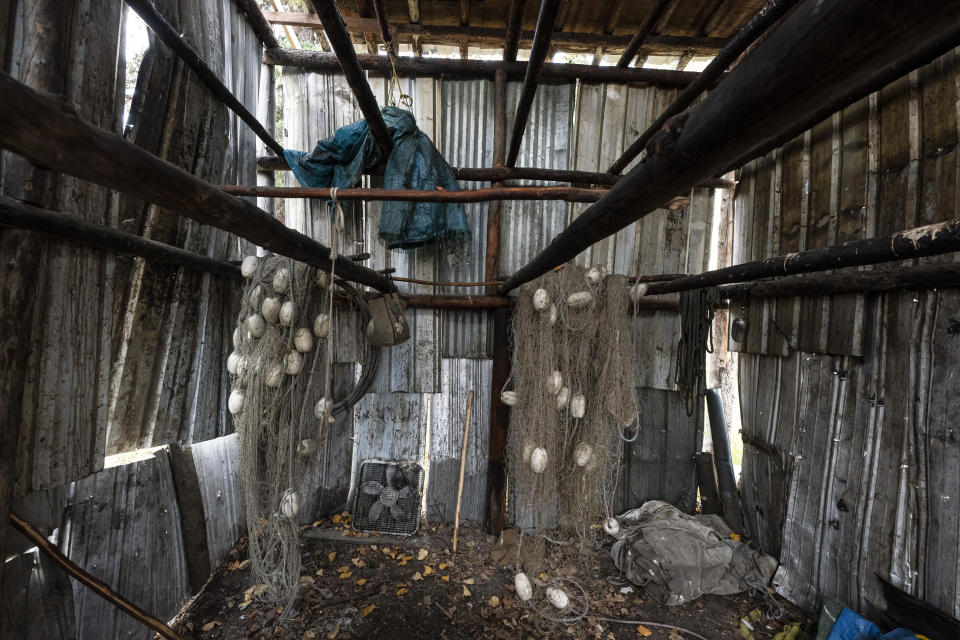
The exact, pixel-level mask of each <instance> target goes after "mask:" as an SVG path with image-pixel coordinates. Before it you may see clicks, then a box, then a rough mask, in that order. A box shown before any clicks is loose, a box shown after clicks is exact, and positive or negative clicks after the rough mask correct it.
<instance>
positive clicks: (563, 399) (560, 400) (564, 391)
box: [557, 387, 570, 410]
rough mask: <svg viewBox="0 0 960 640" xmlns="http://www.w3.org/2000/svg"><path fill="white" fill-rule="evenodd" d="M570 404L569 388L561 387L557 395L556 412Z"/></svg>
mask: <svg viewBox="0 0 960 640" xmlns="http://www.w3.org/2000/svg"><path fill="white" fill-rule="evenodd" d="M568 402H570V387H563V388H561V389H560V393H558V394H557V410H561V409H563V408H564V407H566V406H567V403H568Z"/></svg>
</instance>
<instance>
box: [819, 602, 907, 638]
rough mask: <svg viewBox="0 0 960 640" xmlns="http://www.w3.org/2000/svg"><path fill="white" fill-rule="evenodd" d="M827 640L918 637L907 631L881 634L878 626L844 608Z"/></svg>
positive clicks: (896, 630) (898, 630)
mask: <svg viewBox="0 0 960 640" xmlns="http://www.w3.org/2000/svg"><path fill="white" fill-rule="evenodd" d="M827 640H917V636H916V635H914V634H913V633H912V632H910V631H907V630H906V629H894V630H893V631H889V632H887V633H880V629H879V628H878V627H877V625H875V624H873V623H872V622H870V621H869V620H867V619H866V618H864V617H862V616H859V615H857V614H856V613H854V612H853V611H851V610H850V609H847V608H846V607H844V609H843V611H841V612H840V617H839V618H837V621H836V622H835V623H833V627H831V629H830V635H828V636H827Z"/></svg>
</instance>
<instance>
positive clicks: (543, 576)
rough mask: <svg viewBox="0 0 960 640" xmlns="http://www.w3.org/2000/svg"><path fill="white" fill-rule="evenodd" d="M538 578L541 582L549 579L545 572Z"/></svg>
mask: <svg viewBox="0 0 960 640" xmlns="http://www.w3.org/2000/svg"><path fill="white" fill-rule="evenodd" d="M537 577H538V578H540V579H541V580H546V579H547V574H545V573H543V572H540V574H539V575H538V576H537Z"/></svg>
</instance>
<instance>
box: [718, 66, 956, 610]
mask: <svg viewBox="0 0 960 640" xmlns="http://www.w3.org/2000/svg"><path fill="white" fill-rule="evenodd" d="M958 80H960V74H958V73H957V52H953V53H950V54H948V55H946V56H944V57H942V58H940V59H939V60H937V61H935V62H934V63H932V64H930V65H928V66H926V67H924V68H923V69H920V70H918V71H916V72H914V73H912V74H910V75H909V76H908V77H905V78H903V79H901V80H899V81H897V82H895V83H893V84H891V85H890V86H888V87H886V88H884V89H883V90H882V91H880V92H879V93H877V94H874V95H872V96H870V97H869V98H868V99H865V100H862V101H861V102H859V103H857V104H855V105H853V106H851V107H849V108H847V109H845V110H844V111H843V112H842V113H840V114H837V115H835V116H833V117H832V118H830V119H828V120H826V121H825V122H823V123H821V124H819V125H818V126H817V127H815V128H814V129H813V130H811V131H808V132H807V133H806V134H804V135H803V136H800V137H798V138H797V139H796V140H793V141H792V142H790V143H788V144H787V145H785V146H784V147H783V148H781V149H778V150H777V151H775V152H772V153H771V154H769V155H768V156H767V157H765V158H761V159H759V160H756V161H754V162H752V163H751V164H750V165H748V166H747V167H746V168H745V169H744V171H743V175H742V178H741V182H740V184H739V185H738V188H737V194H736V198H735V222H734V224H735V230H734V235H735V240H734V255H735V258H734V262H742V261H744V260H751V259H758V258H761V257H766V256H770V255H776V254H781V253H785V252H790V251H796V250H800V249H804V248H815V247H823V246H827V245H831V244H835V243H837V242H844V241H846V240H851V239H854V238H861V237H869V236H873V235H877V234H884V233H890V232H892V231H896V230H900V229H905V228H909V227H913V226H917V225H921V224H928V223H931V222H936V221H941V220H948V219H952V218H955V217H956V216H957V214H958V203H960V199H958V193H957V176H958V166H960V165H958V157H960V156H958V153H957V142H958V140H960V134H958V122H960V118H958V107H960V101H958V95H960V94H958V88H957V87H958ZM956 259H957V255H956V254H948V255H945V256H940V257H936V258H930V259H925V260H924V261H925V262H931V261H955V260H956ZM911 264H914V261H904V262H901V263H888V264H886V265H878V266H877V267H875V268H876V269H883V270H896V269H897V268H899V267H901V266H905V265H911ZM731 315H732V316H733V317H734V318H735V317H736V316H737V315H738V313H736V312H734V313H732V314H731ZM746 317H747V319H748V321H749V331H748V335H747V339H746V341H745V344H742V345H737V344H735V343H731V345H730V346H731V348H735V349H739V350H740V351H741V357H740V372H741V373H740V384H741V397H740V400H741V405H742V409H743V431H744V439H745V443H746V445H747V446H746V447H745V449H744V463H743V495H744V500H745V503H746V511H747V518H748V520H749V522H750V529H751V531H752V532H754V534H755V535H756V536H757V538H758V540H759V542H760V544H761V546H762V547H763V548H764V549H765V550H767V551H768V552H771V553H774V554H777V553H779V554H780V558H781V562H782V565H783V566H782V568H781V571H780V573H779V575H778V578H777V580H778V582H779V584H780V591H781V593H783V594H785V595H786V596H787V597H789V598H791V599H792V600H794V601H796V602H798V603H800V604H803V605H806V606H810V605H812V604H813V603H814V602H815V600H816V598H817V597H818V594H819V593H823V594H825V595H830V596H834V597H838V598H840V599H842V600H843V601H845V602H847V603H849V604H851V605H852V606H854V607H857V608H859V609H860V610H863V611H865V612H867V613H871V614H876V613H878V612H879V611H882V609H883V607H884V603H883V599H882V595H881V591H880V586H879V582H878V581H877V578H876V576H880V577H883V578H885V579H887V580H889V581H890V582H892V583H893V584H895V585H897V586H899V587H901V588H903V589H904V590H906V591H907V592H909V593H911V594H914V595H916V596H917V597H920V598H922V599H924V600H926V601H927V602H929V603H930V604H932V605H933V606H935V607H937V608H939V609H941V610H942V611H944V612H946V613H948V614H950V615H953V616H960V588H958V586H957V585H958V575H960V557H958V546H960V544H958V539H960V524H958V523H960V483H958V480H957V478H958V477H960V468H958V467H960V445H958V439H957V436H956V433H955V422H956V420H955V418H954V415H955V413H956V412H955V411H954V410H953V407H952V406H951V405H952V398H953V396H955V392H956V390H957V388H958V380H957V375H958V371H960V368H958V365H960V338H958V337H957V335H956V331H951V327H952V326H955V323H956V322H957V321H958V319H960V293H958V292H957V291H955V290H943V291H935V290H922V291H915V292H903V293H890V294H882V295H880V294H874V295H834V296H819V297H803V298H783V299H771V300H764V301H761V300H757V301H754V302H752V303H751V304H750V305H749V306H748V308H747V310H746Z"/></svg>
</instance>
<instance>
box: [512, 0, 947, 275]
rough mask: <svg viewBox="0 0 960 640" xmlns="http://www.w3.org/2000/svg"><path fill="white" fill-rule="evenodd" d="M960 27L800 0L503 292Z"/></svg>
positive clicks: (896, 6) (883, 4)
mask: <svg viewBox="0 0 960 640" xmlns="http://www.w3.org/2000/svg"><path fill="white" fill-rule="evenodd" d="M865 16H868V17H869V18H868V19H865ZM958 29H960V12H957V11H955V10H954V7H952V6H949V7H948V6H947V5H944V4H942V3H936V2H924V3H920V4H910V5H907V4H904V3H902V2H899V1H898V0H847V1H845V2H833V3H826V4H823V3H815V2H805V3H801V4H799V5H798V6H797V7H796V8H795V9H794V11H793V12H791V13H790V15H788V16H787V17H786V18H784V19H783V21H781V23H780V24H779V25H778V26H777V28H775V29H773V30H772V31H771V32H770V35H769V36H768V37H767V38H766V39H765V40H764V41H763V42H761V43H760V44H758V45H757V46H756V47H754V49H753V52H752V53H751V54H750V55H749V56H747V57H746V58H745V59H744V60H743V61H742V62H741V63H740V64H738V65H737V67H736V68H735V69H734V70H733V71H732V72H731V73H730V74H729V75H728V76H727V77H726V78H725V79H724V80H723V81H722V82H720V83H719V84H718V85H717V87H716V88H715V89H713V90H712V91H711V92H710V93H709V94H708V95H707V97H706V98H704V99H703V101H701V102H699V103H698V104H696V105H695V106H693V107H691V108H690V109H688V110H687V111H686V112H685V113H684V114H681V115H678V116H675V117H674V118H671V120H670V121H669V122H668V123H667V125H666V127H665V128H664V129H662V130H661V131H660V132H659V133H658V134H657V135H656V136H654V138H653V139H651V141H650V145H648V149H647V156H646V158H645V160H644V162H642V163H641V164H639V165H637V167H636V168H634V169H633V170H632V171H631V172H630V173H628V174H627V175H626V176H625V178H624V179H623V180H621V181H619V182H617V184H616V185H614V187H613V188H612V189H610V191H609V192H608V193H607V195H605V196H604V197H603V198H601V200H600V201H599V202H597V203H595V204H594V205H593V206H591V207H590V208H589V209H587V210H586V211H585V212H583V213H582V214H580V216H578V217H577V218H576V219H575V220H574V221H573V222H572V223H570V224H569V225H568V226H567V228H566V229H564V230H563V231H562V232H561V233H560V234H559V235H557V236H556V237H555V238H554V239H553V241H552V242H551V243H550V244H549V245H548V246H547V247H546V248H545V249H544V250H543V251H541V252H540V253H539V254H538V255H537V256H535V257H534V258H533V260H531V261H530V263H529V264H527V265H526V266H524V267H523V268H521V269H520V270H519V271H517V273H515V274H514V275H513V276H511V278H510V279H509V280H508V281H507V283H506V284H505V285H504V286H503V287H502V292H506V291H510V290H511V289H514V288H516V287H518V286H520V285H521V284H523V283H525V282H529V281H531V280H533V279H534V278H537V277H538V276H540V275H543V274H544V273H546V272H548V271H549V270H550V269H552V268H553V267H555V266H556V265H558V264H563V263H565V262H567V261H569V260H572V259H573V258H574V257H575V256H577V255H578V254H580V253H581V252H582V251H583V250H584V249H586V248H587V247H589V246H590V245H592V244H593V243H595V242H597V241H599V240H602V239H603V238H606V237H608V236H610V235H612V234H614V233H616V232H617V231H619V230H620V229H623V228H624V227H626V226H627V225H629V224H630V223H632V222H635V221H636V220H639V219H640V218H642V217H643V216H645V215H647V214H649V213H650V212H651V211H653V210H655V209H656V208H658V207H659V206H660V204H661V203H662V202H663V201H664V200H666V199H668V198H669V197H670V196H672V195H673V194H676V193H682V192H684V191H686V190H688V189H689V188H690V187H692V186H693V185H694V184H696V183H697V182H699V181H700V180H703V179H705V178H708V177H711V176H714V175H716V174H717V172H718V171H720V170H722V169H723V168H725V167H726V166H728V165H729V163H731V162H734V161H736V160H737V159H738V158H742V157H744V156H745V155H746V154H749V153H750V152H752V151H754V150H756V149H757V148H760V147H762V146H763V145H764V144H765V143H767V142H769V141H770V140H772V139H775V138H777V137H778V136H780V135H781V134H783V133H784V132H785V131H788V130H790V129H791V128H792V127H793V126H794V125H795V123H796V122H797V121H798V120H802V119H803V118H804V117H805V116H806V115H807V114H809V113H810V112H812V111H814V110H816V109H819V108H820V107H821V105H822V104H823V103H824V102H826V101H829V100H831V99H832V97H833V96H835V95H837V94H840V93H846V90H847V88H848V87H849V85H850V82H851V81H850V78H856V77H861V76H873V75H874V74H875V73H876V72H877V71H878V70H881V69H884V68H886V67H888V66H889V65H897V63H898V62H899V61H901V60H902V59H903V58H905V57H908V56H910V55H911V54H912V53H913V52H914V51H916V50H918V49H921V48H923V47H925V46H926V45H927V44H928V43H930V42H931V41H934V40H937V39H939V38H941V37H942V36H944V35H945V34H947V33H955V32H956V31H957V30H958ZM824 52H830V57H831V60H830V64H829V65H824V64H823V56H824ZM814 68H815V69H816V70H817V71H816V73H812V72H811V70H812V69H814ZM834 266H842V265H834Z"/></svg>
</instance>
